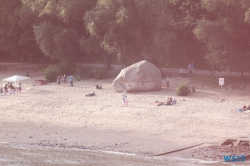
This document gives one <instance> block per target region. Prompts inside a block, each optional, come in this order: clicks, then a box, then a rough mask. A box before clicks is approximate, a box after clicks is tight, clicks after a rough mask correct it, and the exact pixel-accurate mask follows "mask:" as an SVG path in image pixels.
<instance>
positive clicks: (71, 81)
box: [69, 76, 73, 87]
mask: <svg viewBox="0 0 250 166" xmlns="http://www.w3.org/2000/svg"><path fill="white" fill-rule="evenodd" d="M69 83H70V86H71V87H73V77H72V76H70V77H69Z"/></svg>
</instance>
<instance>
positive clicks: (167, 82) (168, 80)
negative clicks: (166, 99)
mask: <svg viewBox="0 0 250 166" xmlns="http://www.w3.org/2000/svg"><path fill="white" fill-rule="evenodd" d="M169 82H170V78H169V77H168V76H167V77H166V85H167V88H169Z"/></svg>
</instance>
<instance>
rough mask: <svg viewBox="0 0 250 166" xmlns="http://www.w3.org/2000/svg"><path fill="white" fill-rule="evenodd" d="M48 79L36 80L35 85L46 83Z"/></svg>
mask: <svg viewBox="0 0 250 166" xmlns="http://www.w3.org/2000/svg"><path fill="white" fill-rule="evenodd" d="M46 84H47V80H35V81H34V85H46Z"/></svg>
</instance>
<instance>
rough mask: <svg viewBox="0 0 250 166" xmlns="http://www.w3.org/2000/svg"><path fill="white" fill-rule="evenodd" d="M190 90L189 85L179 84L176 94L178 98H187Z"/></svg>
mask: <svg viewBox="0 0 250 166" xmlns="http://www.w3.org/2000/svg"><path fill="white" fill-rule="evenodd" d="M189 92H190V90H189V88H188V85H187V84H179V85H178V87H177V89H176V94H177V95H178V96H187V95H188V94H189Z"/></svg>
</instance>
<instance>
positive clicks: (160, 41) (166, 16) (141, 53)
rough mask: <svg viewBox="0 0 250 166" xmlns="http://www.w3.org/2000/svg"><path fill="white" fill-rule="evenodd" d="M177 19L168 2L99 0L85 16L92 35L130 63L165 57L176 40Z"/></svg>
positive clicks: (108, 50) (107, 48) (155, 60)
mask: <svg viewBox="0 0 250 166" xmlns="http://www.w3.org/2000/svg"><path fill="white" fill-rule="evenodd" d="M173 21H174V20H173V17H172V14H171V12H170V10H169V9H168V1H151V0H144V1H139V0H119V1H116V0H99V1H98V3H97V6H96V7H95V8H94V9H93V10H91V11H88V12H87V13H86V15H85V22H86V28H87V30H88V32H89V33H90V35H91V37H92V38H98V39H99V40H100V45H101V47H102V48H103V49H104V50H105V51H106V52H107V53H108V54H115V55H117V57H118V58H119V60H120V61H123V62H126V63H132V62H135V61H138V60H141V59H147V60H149V61H153V62H157V61H158V62H159V61H160V60H162V59H161V58H163V57H164V56H166V55H167V51H168V50H169V48H170V46H171V44H172V41H173V40H174V39H175V34H174V31H173V28H172V23H173Z"/></svg>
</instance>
